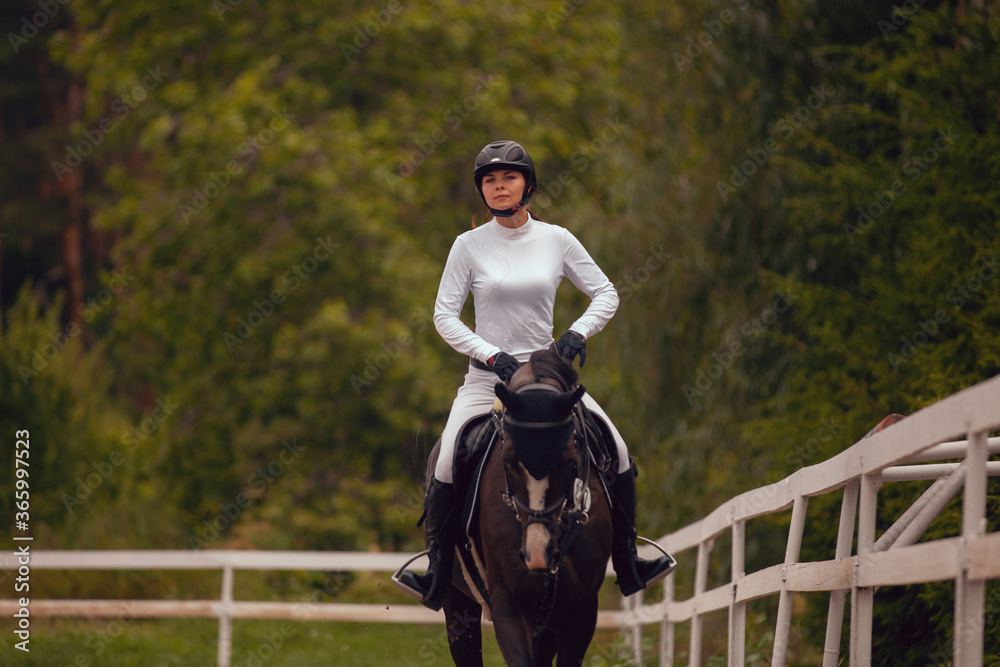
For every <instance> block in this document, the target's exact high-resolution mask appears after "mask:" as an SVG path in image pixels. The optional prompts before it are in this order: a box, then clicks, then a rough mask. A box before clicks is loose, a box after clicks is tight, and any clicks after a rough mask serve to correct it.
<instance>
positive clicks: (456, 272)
mask: <svg viewBox="0 0 1000 667" xmlns="http://www.w3.org/2000/svg"><path fill="white" fill-rule="evenodd" d="M473 177H474V179H475V182H476V189H477V190H478V191H479V195H480V197H482V199H483V202H484V203H485V204H486V206H487V207H488V208H489V211H490V213H491V214H492V215H493V218H492V219H491V220H489V221H488V222H486V223H485V224H482V225H480V226H478V227H477V226H476V225H475V222H473V229H471V230H469V231H466V232H465V233H463V234H461V235H459V236H458V237H457V238H456V239H455V242H454V244H453V245H452V247H451V252H450V253H449V255H448V261H447V263H446V264H445V267H444V273H443V275H442V276H441V284H440V287H439V288H438V294H437V300H436V303H435V307H434V326H435V328H436V329H437V331H438V333H439V334H440V335H441V337H442V338H443V339H444V340H445V342H447V343H448V344H449V345H451V346H452V347H453V348H454V349H455V350H456V351H458V352H460V353H461V354H463V355H465V356H468V357H470V364H469V370H468V373H466V375H465V383H464V384H463V385H462V386H461V387H459V389H458V393H457V395H456V396H455V401H454V403H453V404H452V407H451V412H450V414H449V416H448V421H447V422H446V424H445V427H444V433H443V435H442V436H441V449H440V453H439V456H438V460H437V466H436V467H435V469H434V475H433V478H432V479H431V481H430V484H429V486H428V489H427V496H426V499H425V510H426V520H427V528H426V530H427V540H428V543H429V544H428V549H429V551H430V554H429V558H430V565H429V567H428V570H427V572H426V574H423V575H418V574H414V573H413V572H411V571H409V570H406V571H404V572H403V573H402V574H401V576H400V580H401V581H402V582H403V583H404V584H406V585H407V586H408V587H410V588H411V589H414V590H415V591H418V592H419V593H420V594H421V598H422V599H421V601H422V603H423V604H424V605H425V606H426V607H429V608H431V609H433V610H435V611H436V610H438V609H440V608H441V605H442V603H443V599H444V595H445V593H446V592H447V590H448V587H449V585H450V583H451V573H452V564H453V558H454V551H455V550H454V545H455V540H456V532H457V530H458V515H459V514H460V507H459V502H458V499H457V498H456V493H455V489H454V483H453V481H454V474H453V472H454V471H453V467H452V466H453V464H454V461H453V459H454V452H455V447H456V444H457V439H458V435H459V431H460V430H461V428H462V426H463V425H464V424H465V423H466V422H467V421H468V420H469V419H471V418H472V417H475V416H477V415H481V414H485V413H487V412H489V411H490V410H491V408H492V406H493V402H494V399H495V392H494V385H495V383H496V378H497V377H499V378H500V379H501V380H503V381H504V382H509V381H510V379H511V377H512V376H513V375H514V372H515V371H516V370H517V369H518V368H519V367H520V365H521V364H522V363H524V362H525V361H527V360H528V357H530V356H531V353H532V352H534V351H535V350H539V349H543V348H547V347H549V346H550V345H551V344H552V343H553V337H552V330H553V306H554V304H555V297H556V289H557V288H558V287H559V283H560V282H561V281H562V279H563V278H569V279H570V281H572V283H573V284H574V285H575V286H576V287H577V288H578V289H579V290H580V291H582V292H583V293H584V294H586V295H587V296H588V297H589V298H590V300H591V301H590V305H589V306H588V307H587V309H586V311H585V312H584V313H583V315H581V316H580V318H579V319H577V320H576V321H575V322H574V323H573V324H572V325H571V326H570V327H569V330H568V331H566V332H565V333H564V334H562V336H560V337H559V340H558V342H557V343H556V346H557V349H558V351H559V354H560V355H561V356H563V357H564V358H565V359H567V360H568V361H569V362H570V363H572V362H573V360H574V359H576V357H577V356H579V357H580V366H581V367H582V366H583V364H584V362H585V361H586V359H587V349H586V341H587V339H588V338H590V337H591V336H593V335H594V334H596V333H598V332H599V331H601V330H602V329H603V328H604V326H605V325H606V324H607V323H608V321H609V320H610V319H611V317H612V316H613V315H614V314H615V311H616V310H617V308H618V292H617V291H616V290H615V286H614V285H613V284H612V283H611V281H610V280H608V277H607V276H606V275H605V274H604V272H603V271H601V269H600V267H598V266H597V264H596V263H595V262H594V260H593V259H592V258H591V256H590V254H589V253H588V252H587V251H586V249H584V247H583V245H582V244H581V243H580V242H579V241H578V240H577V239H576V237H574V236H573V234H571V233H570V232H569V231H568V230H566V229H565V228H563V227H559V226H556V225H552V224H548V223H546V222H543V221H541V220H539V219H537V218H535V217H533V216H532V214H531V212H530V211H529V209H528V206H527V204H528V200H529V199H531V195H532V194H533V193H534V192H535V190H536V188H537V184H538V180H537V178H536V175H535V166H534V163H533V162H532V160H531V157H530V156H529V155H528V152H527V151H526V150H524V148H522V147H521V145H520V144H518V143H516V142H513V141H494V142H491V143H489V144H487V145H486V146H485V147H484V148H483V149H482V151H480V153H479V155H478V157H476V163H475V169H474V171H473ZM470 291H471V292H472V297H473V302H474V305H475V319H476V329H475V331H473V330H472V329H470V328H469V327H468V326H467V325H466V324H465V323H464V322H463V321H462V320H461V318H460V315H461V311H462V307H463V306H464V304H465V301H466V298H467V297H468V295H469V292H470ZM582 400H583V402H584V405H585V406H586V407H587V408H588V409H589V410H590V411H591V412H592V413H593V414H594V415H595V416H597V417H599V418H600V419H602V420H603V421H604V423H605V424H606V425H607V427H608V430H609V431H610V432H611V433H612V434H613V436H614V441H615V445H616V447H617V451H618V457H617V458H618V469H617V471H615V472H616V473H617V474H616V475H613V476H611V477H612V478H613V479H614V481H613V483H611V484H610V489H611V494H612V496H613V498H614V503H615V504H617V506H618V507H619V508H620V510H621V511H618V512H614V511H613V512H612V516H613V517H614V519H613V525H614V530H613V538H612V552H611V553H612V555H611V561H612V564H613V565H614V569H615V573H616V574H617V575H618V581H617V583H618V586H619V587H620V588H621V591H622V593H623V594H624V595H631V594H633V593H635V592H637V591H639V590H642V589H643V588H645V587H646V586H648V585H650V584H651V583H654V582H656V581H659V580H660V579H662V578H663V577H665V576H666V575H667V574H669V572H670V571H671V570H672V569H673V566H674V564H675V562H674V561H673V559H671V558H669V557H667V556H663V557H660V558H658V559H656V560H650V561H647V560H643V559H641V558H639V557H638V554H637V553H636V548H635V539H636V528H635V511H636V491H635V474H634V470H633V468H632V465H631V460H630V459H629V455H628V449H627V448H626V446H625V441H624V440H623V439H622V436H621V434H620V433H619V432H618V429H617V428H615V426H614V424H612V422H611V420H610V419H609V418H608V416H607V414H605V412H604V410H603V409H601V407H600V406H599V405H598V404H597V402H596V401H595V400H594V399H593V398H592V397H591V396H590V395H587V394H585V395H584V396H583V399H582ZM609 476H610V475H609Z"/></svg>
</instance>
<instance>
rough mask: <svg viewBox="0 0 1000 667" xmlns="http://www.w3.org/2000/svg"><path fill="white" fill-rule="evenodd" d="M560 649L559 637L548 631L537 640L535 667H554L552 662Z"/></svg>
mask: <svg viewBox="0 0 1000 667" xmlns="http://www.w3.org/2000/svg"><path fill="white" fill-rule="evenodd" d="M557 648H559V635H557V634H556V633H554V632H552V631H551V630H546V631H545V632H543V633H542V635H541V636H540V637H538V638H537V639H536V640H535V667H552V660H553V659H554V658H555V657H556V649H557Z"/></svg>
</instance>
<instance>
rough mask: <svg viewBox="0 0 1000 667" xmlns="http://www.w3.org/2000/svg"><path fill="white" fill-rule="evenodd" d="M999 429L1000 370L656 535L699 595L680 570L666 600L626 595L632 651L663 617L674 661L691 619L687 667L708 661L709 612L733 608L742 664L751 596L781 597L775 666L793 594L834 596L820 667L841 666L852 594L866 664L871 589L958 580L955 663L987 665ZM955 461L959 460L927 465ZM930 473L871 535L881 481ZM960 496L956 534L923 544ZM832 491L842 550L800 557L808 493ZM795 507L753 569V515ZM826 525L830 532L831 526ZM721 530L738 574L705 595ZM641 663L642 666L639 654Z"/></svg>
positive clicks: (855, 660) (854, 647)
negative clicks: (777, 550)
mask: <svg viewBox="0 0 1000 667" xmlns="http://www.w3.org/2000/svg"><path fill="white" fill-rule="evenodd" d="M998 430H1000V377H994V378H992V379H990V380H987V381H986V382H983V383H980V384H978V385H976V386H974V387H971V388H969V389H966V390H964V391H961V392H959V393H957V394H954V395H952V396H949V397H948V398H945V399H943V400H941V401H939V402H937V403H935V404H933V405H931V406H928V407H927V408H924V409H923V410H920V411H919V412H917V413H915V414H913V415H910V416H909V417H907V418H906V419H904V420H903V421H901V422H898V423H896V424H893V425H892V426H889V427H888V428H886V429H885V430H883V431H881V432H879V433H876V434H874V435H872V436H871V437H868V438H864V439H862V440H861V441H859V442H858V443H856V444H855V445H853V446H852V447H851V448H850V449H847V450H845V451H843V452H841V453H840V454H838V455H837V456H834V457H833V458H832V459H830V460H828V461H824V462H822V463H819V464H817V465H813V466H809V467H807V468H802V469H801V470H799V471H797V472H795V473H794V474H792V475H790V476H788V477H786V478H785V479H783V480H781V481H780V482H776V483H774V484H771V485H769V486H764V487H761V488H758V489H754V490H753V491H748V492H746V493H743V494H741V495H739V496H736V497H735V498H732V499H730V500H729V501H727V502H725V503H723V504H722V505H720V506H719V507H718V508H716V509H715V510H714V511H713V512H712V513H711V514H709V515H708V516H706V517H705V518H704V519H702V520H700V521H697V522H695V523H692V524H690V525H688V526H685V527H683V528H681V529H679V530H676V531H674V532H672V533H670V534H668V535H665V536H663V537H662V538H660V539H659V540H658V542H659V543H660V544H661V545H663V546H664V547H665V548H666V549H667V550H668V551H669V552H671V553H672V554H673V555H674V556H675V557H679V560H682V561H683V560H684V559H685V557H686V555H685V552H690V551H691V550H696V551H695V554H696V555H695V558H696V568H695V578H694V587H693V588H694V591H693V595H691V597H688V598H686V599H683V600H678V599H676V595H677V593H676V591H675V586H674V578H675V576H676V575H671V576H670V577H668V578H667V579H666V580H665V582H664V587H665V590H664V599H663V601H662V602H659V603H656V604H643V600H642V594H641V593H640V594H637V595H635V596H633V597H632V598H629V599H628V601H627V604H626V613H625V624H626V625H627V626H628V627H630V628H631V638H630V644H631V646H633V647H637V646H638V644H639V638H640V636H641V626H642V625H643V624H649V623H658V624H660V642H659V644H660V647H659V648H660V650H659V653H660V665H673V664H674V653H675V650H674V649H675V647H674V629H675V625H676V624H677V623H689V624H690V648H689V651H688V660H689V664H691V665H701V664H702V657H701V655H702V627H703V620H704V616H705V615H706V614H708V613H710V612H713V611H721V610H724V609H728V612H729V618H728V664H729V665H730V666H733V665H743V664H744V663H745V640H746V611H747V603H748V602H750V601H752V600H756V599H759V598H762V597H765V596H770V595H777V596H779V597H778V614H777V620H776V627H775V631H774V650H773V653H772V657H771V665H772V667H782V666H784V665H785V663H786V659H787V656H788V649H789V632H790V629H791V621H792V602H793V598H794V595H795V593H796V592H817V591H829V592H830V606H829V614H828V618H827V632H826V641H825V647H824V657H823V667H834V666H835V665H838V664H840V659H841V656H840V655H839V650H840V640H841V628H842V626H843V614H844V607H845V604H846V600H847V594H848V593H850V598H851V617H850V632H851V636H850V656H849V664H850V665H852V667H868V666H869V665H870V664H871V647H872V608H873V602H874V596H875V591H876V589H877V588H878V587H880V586H899V585H906V584H919V583H927V582H933V581H947V580H953V581H954V582H955V610H954V612H955V626H954V636H953V637H952V638H951V640H952V642H953V643H952V646H953V649H952V650H953V656H952V657H953V663H952V664H954V665H955V667H973V666H974V667H980V666H981V665H982V664H983V631H984V622H985V620H986V619H984V603H985V584H986V581H987V580H989V579H1000V532H994V533H988V534H987V533H986V530H985V529H986V479H987V476H988V475H998V474H1000V461H989V457H990V455H991V454H996V453H997V452H1000V438H997V437H993V438H990V437H988V436H989V434H990V433H991V432H996V431H998ZM948 459H961V461H959V462H953V463H936V464H928V463H929V462H932V461H945V460H948ZM930 479H934V480H937V481H935V482H934V483H933V484H932V485H931V486H930V488H929V489H927V491H926V492H924V494H923V495H922V496H921V497H920V498H919V499H918V500H917V501H916V502H914V504H913V505H912V506H911V507H910V508H909V509H908V510H907V511H906V512H905V513H904V514H903V515H902V516H901V517H899V519H898V520H897V521H896V523H895V524H893V526H892V527H891V528H889V529H888V530H886V531H885V532H884V533H883V534H882V536H881V537H880V538H879V539H878V540H876V539H875V532H876V530H875V529H876V525H875V516H876V514H875V512H876V507H877V501H878V491H879V488H880V487H881V486H882V485H883V484H884V483H888V482H894V481H904V480H930ZM841 490H842V491H841ZM959 491H964V495H963V505H962V530H961V534H960V535H956V536H954V537H951V538H948V539H940V540H934V541H929V542H923V543H920V544H917V543H916V542H917V540H918V539H920V537H921V536H922V535H923V533H924V531H925V530H926V529H927V527H928V526H929V525H930V523H931V522H932V521H933V520H934V518H935V517H936V516H937V515H938V513H940V512H941V510H942V509H943V508H944V507H945V505H947V504H948V502H949V501H950V500H951V499H952V498H953V497H954V496H955V495H956V494H957V493H958V492H959ZM834 492H838V493H839V492H842V494H843V501H842V509H841V515H840V526H839V531H838V538H837V545H836V551H835V553H832V554H830V556H831V559H830V560H825V561H820V562H810V563H801V562H799V547H800V545H801V543H802V536H803V533H804V531H805V530H806V506H807V504H808V501H809V498H811V497H816V496H821V495H824V494H828V493H834ZM859 502H860V507H859ZM788 508H791V510H792V515H791V525H790V528H789V533H788V540H787V543H786V547H785V558H784V563H782V564H779V565H775V566H773V567H769V568H765V569H763V570H760V571H757V572H751V573H746V572H745V571H744V570H745V562H744V546H745V534H746V523H747V521H749V520H751V519H755V518H758V517H762V516H764V515H767V514H774V513H778V512H782V511H785V510H787V509H788ZM855 522H856V523H857V545H858V548H857V553H855V554H852V543H853V538H854V531H855ZM820 529H821V530H823V531H824V532H826V531H829V530H830V527H829V526H822V527H821V528H820ZM726 531H729V532H730V534H731V537H732V553H731V556H730V567H731V572H732V580H731V581H730V582H729V583H727V584H725V585H722V586H718V587H717V588H714V589H712V590H705V588H706V583H707V581H708V570H709V553H710V552H711V550H712V545H713V542H714V540H715V539H716V538H717V537H719V536H720V535H722V534H723V533H724V532H726ZM990 612H991V614H990V618H991V620H990V622H991V623H992V624H996V623H1000V609H991V610H990ZM943 639H944V638H943ZM634 650H635V649H634ZM636 658H637V661H638V660H639V656H638V652H637V651H636Z"/></svg>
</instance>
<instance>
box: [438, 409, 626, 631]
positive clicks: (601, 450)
mask: <svg viewBox="0 0 1000 667" xmlns="http://www.w3.org/2000/svg"><path fill="white" fill-rule="evenodd" d="M500 418H501V413H500V412H499V411H498V410H496V409H494V410H492V411H491V412H488V413H486V414H483V415H478V416H476V417H473V418H472V419H470V420H469V421H467V422H466V423H465V424H464V425H463V426H462V428H461V429H460V430H459V434H458V440H457V443H456V447H455V455H454V460H453V464H454V465H453V468H452V469H453V470H454V471H455V472H454V484H455V493H456V497H457V498H458V502H459V505H460V510H461V511H460V513H459V517H460V519H459V526H460V532H459V534H458V535H457V536H456V541H455V544H456V551H457V552H458V556H459V558H458V563H459V565H460V567H461V569H462V574H463V576H464V578H465V581H466V584H468V587H469V591H470V592H471V593H472V595H473V597H475V598H476V600H477V601H478V602H479V604H480V605H481V606H482V608H483V611H484V613H485V614H486V617H487V619H490V617H491V609H490V596H489V590H488V589H487V587H486V582H485V580H484V578H483V576H484V574H485V568H484V567H483V563H482V557H481V554H480V553H479V551H478V548H479V545H477V544H476V543H475V540H474V538H473V535H474V534H475V531H474V530H473V526H475V522H476V520H477V519H478V513H479V486H480V482H481V480H482V474H483V470H485V468H486V464H487V462H488V461H489V458H490V455H491V454H492V453H493V451H494V449H495V445H496V443H497V442H498V441H499V435H500ZM574 422H575V426H576V432H577V434H578V437H580V438H581V439H582V440H583V441H585V442H586V445H587V448H588V450H589V455H590V457H591V462H592V465H593V470H595V471H597V472H598V478H599V479H600V480H601V487H602V488H603V490H604V495H605V498H606V499H607V501H608V504H609V506H610V505H612V504H613V503H612V495H611V493H610V492H609V491H608V484H609V481H608V479H607V478H606V474H607V472H608V471H609V470H617V460H616V459H617V457H616V456H615V457H613V456H611V455H610V454H609V453H608V447H607V444H606V443H608V442H613V440H612V438H613V436H612V435H611V432H610V430H609V429H608V427H607V425H606V424H605V423H604V422H603V421H602V420H601V419H598V418H597V417H595V416H594V415H593V413H591V412H590V411H589V410H587V408H586V407H585V406H584V405H583V402H582V401H581V402H579V403H577V407H576V415H575V418H574ZM613 451H614V452H615V453H616V454H617V447H615V448H613Z"/></svg>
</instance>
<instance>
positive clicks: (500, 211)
mask: <svg viewBox="0 0 1000 667" xmlns="http://www.w3.org/2000/svg"><path fill="white" fill-rule="evenodd" d="M533 194H535V188H534V186H532V187H531V188H530V189H529V190H528V192H527V193H526V194H525V195H524V196H523V197H521V201H520V202H518V203H517V204H515V205H514V206H513V207H511V208H492V207H490V205H489V204H486V197H485V196H483V193H482V190H480V191H479V196H480V197H482V198H483V203H484V204H486V208H488V209H490V213H491V214H493V215H495V216H496V217H498V218H511V217H513V216H514V214H515V213H517V212H518V211H519V210H521V207H522V206H524V205H525V204H527V203H528V200H529V199H531V195H533Z"/></svg>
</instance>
